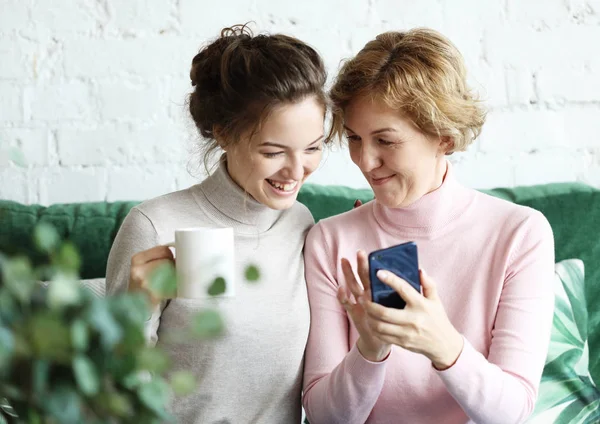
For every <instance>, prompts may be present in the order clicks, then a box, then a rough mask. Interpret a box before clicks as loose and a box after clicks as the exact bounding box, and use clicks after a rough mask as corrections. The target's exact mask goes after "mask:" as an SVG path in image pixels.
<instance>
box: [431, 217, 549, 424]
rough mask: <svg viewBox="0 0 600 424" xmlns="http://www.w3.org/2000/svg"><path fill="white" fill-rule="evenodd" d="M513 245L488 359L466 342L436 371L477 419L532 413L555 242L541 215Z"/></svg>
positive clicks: (544, 347)
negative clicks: (448, 363)
mask: <svg viewBox="0 0 600 424" xmlns="http://www.w3.org/2000/svg"><path fill="white" fill-rule="evenodd" d="M520 230H521V234H522V237H521V238H520V239H519V240H517V241H516V242H515V243H514V244H513V248H512V252H511V254H510V256H509V262H508V268H507V273H506V276H505V281H504V286H503V289H502V292H501V295H500V302H499V305H498V310H497V315H496V320H495V324H494V328H493V330H492V342H491V347H490V351H489V355H488V357H487V359H486V358H485V357H484V356H483V355H482V354H481V353H480V352H478V351H477V350H475V348H473V346H472V345H471V344H470V343H469V342H468V341H466V340H465V345H464V349H463V352H462V353H461V355H460V357H459V359H458V361H457V362H456V363H455V364H454V365H453V366H452V367H451V368H449V369H447V370H445V371H439V372H438V375H439V376H440V377H441V379H442V380H443V382H444V383H445V385H446V387H447V388H448V390H449V392H450V393H451V395H452V396H453V397H454V399H456V401H457V402H458V403H459V404H460V405H461V407H462V408H463V410H464V411H465V412H466V414H467V415H468V416H469V418H470V419H471V420H472V421H473V422H476V423H486V424H494V423H498V424H509V423H521V422H523V421H525V420H526V419H527V417H528V416H529V415H530V414H531V412H532V411H533V408H534V405H535V401H536V399H537V392H538V387H539V384H540V379H541V375H542V371H543V367H544V363H545V359H546V354H547V351H548V344H549V340H550V332H551V329H552V315H553V311H554V294H553V293H554V292H553V288H552V281H553V278H554V240H553V235H552V229H551V227H550V225H549V223H548V221H547V220H546V218H545V217H544V216H543V215H542V214H541V213H537V212H536V213H535V214H533V215H532V216H530V218H529V219H528V220H526V221H525V223H524V225H523V226H522V228H521V229H520Z"/></svg>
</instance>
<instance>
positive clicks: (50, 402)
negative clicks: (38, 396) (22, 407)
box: [45, 386, 81, 424]
mask: <svg viewBox="0 0 600 424" xmlns="http://www.w3.org/2000/svg"><path fill="white" fill-rule="evenodd" d="M45 404H46V407H47V410H48V412H49V413H50V414H51V416H52V417H53V418H54V421H55V422H59V423H61V424H71V423H72V424H75V423H80V422H81V399H80V398H79V395H78V394H77V392H76V391H75V387H73V388H71V387H69V386H59V387H57V388H56V387H53V389H52V390H51V391H50V392H49V393H48V397H47V399H45Z"/></svg>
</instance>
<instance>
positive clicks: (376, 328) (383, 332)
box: [369, 320, 404, 343]
mask: <svg viewBox="0 0 600 424" xmlns="http://www.w3.org/2000/svg"><path fill="white" fill-rule="evenodd" d="M369 328H370V329H371V332H372V333H373V334H375V335H376V336H377V337H379V338H380V339H381V338H384V337H393V338H395V339H402V338H403V337H404V331H403V330H402V327H401V326H398V325H395V324H390V323H388V322H383V321H373V320H371V321H369ZM396 343H397V342H396Z"/></svg>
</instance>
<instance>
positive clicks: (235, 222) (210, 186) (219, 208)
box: [193, 157, 283, 234]
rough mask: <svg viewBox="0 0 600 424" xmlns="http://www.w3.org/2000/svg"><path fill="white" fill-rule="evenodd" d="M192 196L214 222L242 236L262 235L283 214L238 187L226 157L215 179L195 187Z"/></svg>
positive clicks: (214, 174) (220, 161) (209, 178)
mask: <svg viewBox="0 0 600 424" xmlns="http://www.w3.org/2000/svg"><path fill="white" fill-rule="evenodd" d="M193 194H194V197H195V198H196V201H197V202H198V204H199V205H200V207H202V208H203V209H205V211H206V212H207V214H208V215H209V216H210V217H211V218H212V219H213V220H214V221H215V222H217V223H218V224H220V225H223V226H225V227H232V228H233V229H234V230H235V231H236V232H237V233H240V234H257V233H263V232H265V231H267V230H269V229H270V228H271V227H272V226H273V224H275V222H276V221H277V219H279V217H280V216H281V214H282V213H283V211H279V210H274V209H271V208H269V207H268V206H265V205H263V204H262V203H259V202H257V201H256V200H254V198H252V196H250V195H249V194H248V193H246V192H245V191H244V190H243V189H242V188H241V187H240V186H238V185H237V184H236V183H235V181H233V179H232V178H231V176H230V175H229V172H228V171H227V162H226V160H225V157H222V158H221V159H220V160H219V166H218V168H217V170H216V171H215V172H214V173H213V174H212V175H210V176H209V177H208V178H206V179H205V180H204V181H202V183H200V184H198V185H197V186H195V187H194V190H193ZM202 198H203V199H202Z"/></svg>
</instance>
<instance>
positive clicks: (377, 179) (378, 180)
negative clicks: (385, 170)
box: [371, 174, 396, 185]
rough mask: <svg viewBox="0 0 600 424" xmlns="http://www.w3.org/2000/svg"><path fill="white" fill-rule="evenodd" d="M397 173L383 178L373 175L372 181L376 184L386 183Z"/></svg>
mask: <svg viewBox="0 0 600 424" xmlns="http://www.w3.org/2000/svg"><path fill="white" fill-rule="evenodd" d="M395 175H396V174H392V175H388V176H387V177H382V178H375V177H371V182H372V183H373V184H375V185H381V184H385V183H386V182H388V181H389V180H391V179H392V178H394V176H395Z"/></svg>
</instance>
